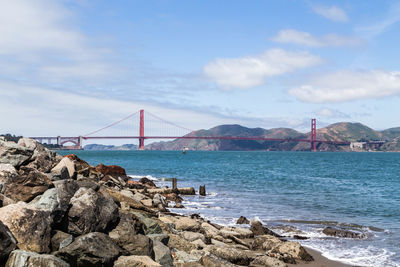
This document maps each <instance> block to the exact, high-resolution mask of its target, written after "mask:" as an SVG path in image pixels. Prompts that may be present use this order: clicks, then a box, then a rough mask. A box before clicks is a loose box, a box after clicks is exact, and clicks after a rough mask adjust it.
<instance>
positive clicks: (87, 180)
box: [76, 178, 100, 191]
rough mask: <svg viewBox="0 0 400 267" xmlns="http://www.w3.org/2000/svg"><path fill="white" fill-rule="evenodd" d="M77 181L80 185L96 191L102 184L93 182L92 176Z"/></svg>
mask: <svg viewBox="0 0 400 267" xmlns="http://www.w3.org/2000/svg"><path fill="white" fill-rule="evenodd" d="M76 183H77V184H78V185H79V187H86V188H91V189H93V190H94V191H98V190H99V188H100V185H99V184H98V183H95V182H93V180H92V179H90V178H84V179H80V180H77V181H76Z"/></svg>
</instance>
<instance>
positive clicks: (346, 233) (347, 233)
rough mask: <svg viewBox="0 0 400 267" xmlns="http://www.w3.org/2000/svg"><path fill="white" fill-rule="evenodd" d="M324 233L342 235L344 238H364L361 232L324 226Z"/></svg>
mask: <svg viewBox="0 0 400 267" xmlns="http://www.w3.org/2000/svg"><path fill="white" fill-rule="evenodd" d="M322 232H323V233H324V234H326V235H329V236H336V237H344V238H360V239H361V238H365V237H366V236H365V235H364V234H362V233H357V232H353V231H349V230H344V229H339V228H333V227H326V228H325V229H324V230H323V231H322Z"/></svg>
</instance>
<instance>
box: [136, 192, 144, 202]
mask: <svg viewBox="0 0 400 267" xmlns="http://www.w3.org/2000/svg"><path fill="white" fill-rule="evenodd" d="M145 198H147V197H146V196H145V195H143V194H140V193H139V192H136V193H135V194H134V195H133V199H134V200H136V201H138V202H140V201H141V200H143V199H145Z"/></svg>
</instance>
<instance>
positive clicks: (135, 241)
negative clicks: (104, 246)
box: [108, 213, 154, 258]
mask: <svg viewBox="0 0 400 267" xmlns="http://www.w3.org/2000/svg"><path fill="white" fill-rule="evenodd" d="M108 235H109V236H110V238H111V239H112V240H113V241H114V242H115V243H116V244H117V245H118V246H120V247H121V248H123V249H125V250H126V251H127V252H128V253H129V254H130V255H145V256H150V257H152V258H153V257H154V252H153V241H152V240H151V239H150V238H149V237H147V236H145V235H140V234H137V231H136V225H135V221H134V220H133V219H132V217H131V216H130V215H129V214H124V213H121V215H120V220H119V223H118V225H117V226H116V227H115V228H114V229H113V230H112V231H111V232H110V233H109V234H108Z"/></svg>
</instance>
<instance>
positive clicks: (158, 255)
mask: <svg viewBox="0 0 400 267" xmlns="http://www.w3.org/2000/svg"><path fill="white" fill-rule="evenodd" d="M153 250H154V260H155V261H156V262H158V263H159V264H161V266H163V267H174V260H173V258H172V255H171V250H170V249H169V248H168V247H167V246H166V245H164V244H163V243H161V242H160V241H154V243H153Z"/></svg>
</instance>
